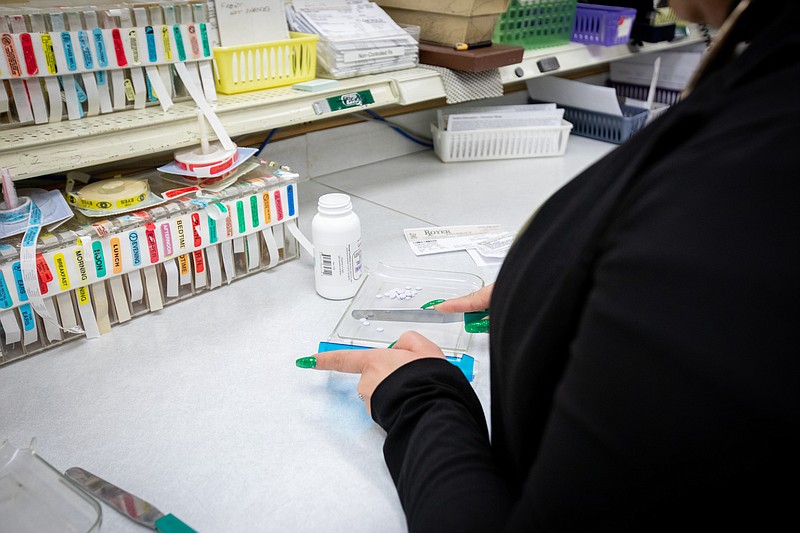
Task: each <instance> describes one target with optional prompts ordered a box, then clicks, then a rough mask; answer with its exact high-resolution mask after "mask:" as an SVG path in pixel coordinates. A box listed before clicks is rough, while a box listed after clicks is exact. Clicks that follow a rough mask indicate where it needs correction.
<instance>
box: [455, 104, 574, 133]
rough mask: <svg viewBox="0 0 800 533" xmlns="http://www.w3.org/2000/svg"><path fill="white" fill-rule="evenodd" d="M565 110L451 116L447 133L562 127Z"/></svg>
mask: <svg viewBox="0 0 800 533" xmlns="http://www.w3.org/2000/svg"><path fill="white" fill-rule="evenodd" d="M563 117H564V110H563V109H554V110H552V111H534V112H524V111H523V112H517V113H477V114H466V115H450V116H449V117H447V131H450V132H454V131H469V130H483V129H498V128H531V127H534V126H560V125H561V119H562V118H563Z"/></svg>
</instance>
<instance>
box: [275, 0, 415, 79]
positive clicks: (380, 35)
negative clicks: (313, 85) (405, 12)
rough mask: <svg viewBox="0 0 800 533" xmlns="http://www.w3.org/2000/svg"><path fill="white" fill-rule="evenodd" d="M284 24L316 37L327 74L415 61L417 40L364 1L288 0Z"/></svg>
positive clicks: (353, 72)
mask: <svg viewBox="0 0 800 533" xmlns="http://www.w3.org/2000/svg"><path fill="white" fill-rule="evenodd" d="M286 18H287V21H288V22H289V27H290V28H291V29H292V30H294V31H298V32H302V33H315V34H317V35H319V36H320V40H319V41H318V42H317V65H318V66H319V70H320V71H321V73H322V74H323V75H325V76H327V77H332V78H349V77H353V76H361V75H364V74H374V73H377V72H386V71H389V70H397V69H401V68H409V67H413V66H416V64H417V61H418V58H419V46H418V44H417V42H416V41H415V40H414V38H413V37H411V36H410V35H409V34H408V33H407V32H406V31H405V30H403V29H402V28H401V27H400V26H398V25H397V24H396V23H395V22H394V21H393V20H392V19H391V18H390V17H389V15H387V14H386V12H385V11H383V9H381V8H380V6H378V5H377V4H375V3H373V2H368V1H367V0H292V1H291V3H290V4H287V6H286Z"/></svg>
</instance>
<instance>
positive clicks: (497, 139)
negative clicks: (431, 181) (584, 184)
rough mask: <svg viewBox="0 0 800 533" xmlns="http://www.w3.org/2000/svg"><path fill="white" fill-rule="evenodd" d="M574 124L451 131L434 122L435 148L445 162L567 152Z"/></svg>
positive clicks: (432, 130) (432, 129) (544, 155)
mask: <svg viewBox="0 0 800 533" xmlns="http://www.w3.org/2000/svg"><path fill="white" fill-rule="evenodd" d="M571 129H572V124H570V123H569V122H567V121H565V120H562V121H561V125H560V126H534V127H530V128H502V129H483V130H469V131H456V132H449V131H443V130H440V129H439V128H438V127H437V126H436V125H435V124H431V133H432V135H433V150H434V152H436V155H437V156H439V159H441V160H442V161H444V162H445V163H449V162H451V161H477V160H489V159H517V158H522V157H547V156H555V155H564V151H565V150H566V149H567V140H568V139H569V132H570V130H571Z"/></svg>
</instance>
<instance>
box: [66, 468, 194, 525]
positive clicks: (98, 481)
mask: <svg viewBox="0 0 800 533" xmlns="http://www.w3.org/2000/svg"><path fill="white" fill-rule="evenodd" d="M64 474H66V476H67V477H68V478H70V479H71V480H73V481H75V483H76V484H77V485H78V486H79V487H80V488H82V489H83V490H84V491H86V492H88V493H89V494H91V495H92V496H94V497H95V498H97V499H98V500H100V501H102V502H103V503H107V504H108V505H110V506H111V507H113V508H114V509H116V510H117V511H119V512H120V513H121V514H123V515H124V516H126V517H128V518H130V519H131V520H133V521H134V522H136V523H137V524H140V525H143V526H145V527H149V528H150V529H152V530H155V531H158V532H159V533H197V532H196V531H195V530H194V529H192V528H191V527H189V526H188V525H186V524H185V523H183V522H182V521H181V520H180V519H179V518H178V517H176V516H175V515H172V514H167V515H165V514H164V513H162V512H161V511H159V510H158V509H156V508H155V507H153V506H152V505H151V504H149V503H147V502H146V501H144V500H143V499H141V498H139V497H137V496H134V495H133V494H131V493H130V492H127V491H125V490H123V489H121V488H119V487H117V486H116V485H114V484H112V483H109V482H108V481H106V480H104V479H102V478H99V477H97V476H96V475H94V474H92V473H91V472H87V471H86V470H84V469H83V468H78V467H72V468H70V469H68V470H67V471H66V472H64Z"/></svg>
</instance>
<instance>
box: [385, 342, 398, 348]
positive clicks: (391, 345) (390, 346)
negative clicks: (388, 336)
mask: <svg viewBox="0 0 800 533" xmlns="http://www.w3.org/2000/svg"><path fill="white" fill-rule="evenodd" d="M395 344H397V341H394V342H393V343H392V344H390V345H389V346H387V348H394V345H395Z"/></svg>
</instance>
